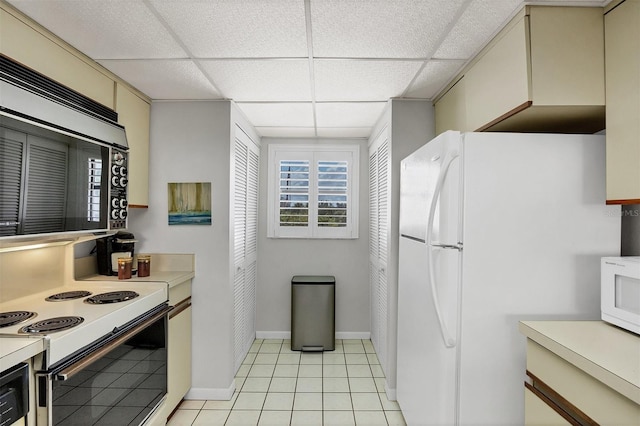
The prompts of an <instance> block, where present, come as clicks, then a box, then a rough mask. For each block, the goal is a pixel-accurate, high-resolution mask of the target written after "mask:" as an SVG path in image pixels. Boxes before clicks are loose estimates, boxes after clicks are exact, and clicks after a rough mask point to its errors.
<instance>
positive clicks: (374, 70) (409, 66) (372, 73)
mask: <svg viewBox="0 0 640 426" xmlns="http://www.w3.org/2000/svg"><path fill="white" fill-rule="evenodd" d="M421 65H422V62H421V61H383V60H357V61H349V60H324V59H319V60H315V61H314V77H315V94H316V100H318V101H355V100H360V101H386V100H387V99H389V98H393V97H396V96H401V95H402V93H403V92H404V91H405V89H406V88H407V87H408V86H409V83H410V82H411V80H412V79H413V78H414V76H415V75H416V73H417V72H418V70H419V69H420V67H421Z"/></svg>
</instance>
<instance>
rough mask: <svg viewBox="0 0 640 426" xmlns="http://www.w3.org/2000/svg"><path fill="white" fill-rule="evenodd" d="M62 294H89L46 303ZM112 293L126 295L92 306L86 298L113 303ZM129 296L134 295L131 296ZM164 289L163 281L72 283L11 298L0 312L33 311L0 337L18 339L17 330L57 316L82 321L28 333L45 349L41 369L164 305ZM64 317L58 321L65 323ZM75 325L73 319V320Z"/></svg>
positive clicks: (165, 298)
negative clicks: (55, 329) (42, 340)
mask: <svg viewBox="0 0 640 426" xmlns="http://www.w3.org/2000/svg"><path fill="white" fill-rule="evenodd" d="M66 292H89V293H91V295H86V296H84V293H78V294H83V296H80V297H77V298H74V299H69V300H56V301H47V300H45V299H46V298H48V297H50V296H52V295H56V294H59V293H66ZM113 292H118V293H120V292H127V293H126V295H127V296H128V297H129V299H128V300H125V301H122V302H116V303H103V304H92V303H88V302H86V300H87V299H89V298H91V297H95V296H97V295H101V294H105V293H106V294H109V296H106V299H107V300H109V301H112V300H113V296H112V293H113ZM132 293H135V294H137V296H135V297H133V296H132ZM167 300H168V290H167V284H166V283H164V282H131V281H129V282H124V281H123V282H119V281H118V282H99V281H98V282H97V281H90V282H89V281H86V282H76V283H74V284H71V285H67V286H63V287H58V288H53V289H49V290H47V291H45V292H41V293H38V294H34V295H30V296H28V297H23V298H20V299H15V300H12V301H8V302H5V303H1V304H0V313H4V312H17V311H27V312H35V313H36V316H33V317H31V318H29V319H27V320H26V321H22V322H20V323H18V324H14V325H10V326H6V327H2V328H0V336H21V337H24V336H25V334H24V333H20V329H22V328H23V327H25V326H29V325H32V324H35V323H38V322H45V323H46V322H56V321H58V320H56V321H51V320H52V319H57V318H58V319H59V318H60V317H69V318H71V317H78V318H81V319H82V320H81V321H79V323H78V324H75V325H74V326H72V327H69V328H66V329H63V330H59V331H52V332H47V331H45V332H43V333H35V334H28V335H30V336H32V337H34V338H36V337H40V338H43V339H46V343H45V347H47V346H48V350H47V354H46V355H47V356H46V361H45V365H44V367H45V368H48V367H49V366H51V365H53V364H55V363H56V362H58V361H60V360H62V359H64V358H65V357H67V356H68V355H70V354H72V353H73V352H75V351H77V350H79V349H81V348H83V347H85V346H87V345H89V344H90V343H92V342H94V341H95V340H97V339H99V338H101V337H103V336H105V335H107V334H108V333H110V332H111V331H112V330H113V329H114V328H117V327H120V326H122V325H124V324H126V323H128V322H129V321H131V320H133V319H135V318H137V317H138V316H140V315H142V314H144V313H146V312H148V311H149V310H151V309H153V308H155V307H156V306H158V305H160V304H162V303H165V302H167ZM67 321H69V320H68V318H64V320H63V321H62V322H64V323H66V322H67ZM74 322H75V320H74Z"/></svg>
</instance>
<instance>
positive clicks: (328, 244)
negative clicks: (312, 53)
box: [256, 138, 370, 338]
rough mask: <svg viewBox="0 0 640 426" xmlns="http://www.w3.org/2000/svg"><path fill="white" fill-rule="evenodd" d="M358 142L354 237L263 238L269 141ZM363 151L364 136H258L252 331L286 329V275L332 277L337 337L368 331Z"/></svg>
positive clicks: (282, 333)
mask: <svg viewBox="0 0 640 426" xmlns="http://www.w3.org/2000/svg"><path fill="white" fill-rule="evenodd" d="M276 143H277V144H288V143H290V144H302V143H305V144H306V143H308V144H336V143H351V144H358V145H360V177H359V180H360V181H359V186H360V191H359V210H360V212H359V238H358V239H354V240H311V239H274V238H267V222H266V220H267V181H268V179H267V170H268V146H269V144H276ZM368 186H369V183H368V157H367V143H366V140H364V139H278V138H263V139H262V152H261V160H260V201H259V209H258V289H257V303H256V304H257V312H256V332H257V334H258V336H259V337H280V338H282V337H286V336H288V333H290V331H291V277H292V276H294V275H334V276H335V277H336V332H337V333H338V336H339V337H343V338H349V337H353V338H363V337H365V338H368V336H369V330H370V328H369V278H368V276H369V275H368V274H369V270H368V244H369V233H368V228H367V224H368V218H369V204H368V195H367V194H368Z"/></svg>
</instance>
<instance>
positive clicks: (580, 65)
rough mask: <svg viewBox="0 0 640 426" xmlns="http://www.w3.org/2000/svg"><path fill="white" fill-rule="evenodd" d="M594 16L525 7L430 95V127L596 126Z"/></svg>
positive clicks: (600, 61)
mask: <svg viewBox="0 0 640 426" xmlns="http://www.w3.org/2000/svg"><path fill="white" fill-rule="evenodd" d="M602 13H603V9H602V8H587V7H545V6H526V7H525V8H524V9H523V10H522V11H521V12H520V13H518V14H517V15H516V16H515V17H514V18H513V19H512V20H511V21H510V22H509V24H507V25H506V26H505V28H504V29H503V30H502V31H501V32H500V33H498V35H497V36H496V37H495V38H494V39H493V40H492V41H491V42H490V43H489V44H488V45H487V47H485V48H484V49H483V50H482V51H481V52H480V54H478V56H476V57H475V58H474V59H473V60H472V61H471V62H470V64H469V66H468V67H467V68H466V69H465V70H463V72H462V73H461V74H460V76H459V77H458V78H460V77H462V80H460V81H459V82H458V83H457V84H456V86H453V88H452V89H451V90H449V91H447V92H445V94H444V95H442V96H441V97H439V98H438V99H437V101H436V123H437V127H438V129H437V130H438V132H441V131H444V130H448V129H453V130H463V131H464V130H467V131H469V130H471V131H475V130H477V131H484V130H489V131H545V132H546V131H553V132H571V133H595V132H597V131H599V130H602V129H603V128H604V112H605V106H604V105H605V93H604V40H603V34H604V29H603V18H602ZM461 83H462V84H461ZM456 87H457V88H456ZM454 89H455V90H454ZM443 114H445V115H448V116H449V117H446V118H444V117H441V115H443ZM453 126H458V128H453Z"/></svg>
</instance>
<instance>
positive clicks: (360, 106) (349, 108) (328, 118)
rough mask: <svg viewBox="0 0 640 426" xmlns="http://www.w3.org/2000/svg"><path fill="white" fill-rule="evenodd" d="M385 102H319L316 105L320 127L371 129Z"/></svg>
mask: <svg viewBox="0 0 640 426" xmlns="http://www.w3.org/2000/svg"><path fill="white" fill-rule="evenodd" d="M385 105H387V103H386V102H326V103H325V102H321V103H317V104H316V119H317V121H318V129H319V128H321V127H373V125H374V124H375V123H376V121H377V120H378V119H379V118H380V115H381V114H382V111H383V110H384V107H385Z"/></svg>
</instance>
